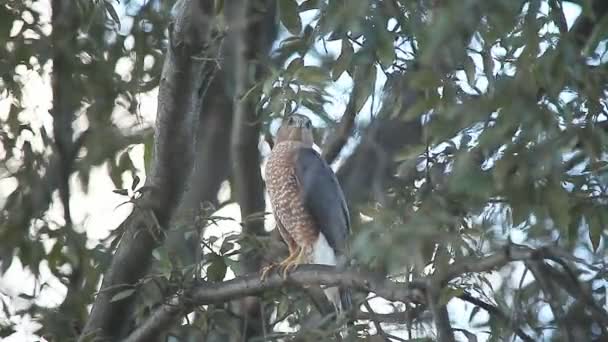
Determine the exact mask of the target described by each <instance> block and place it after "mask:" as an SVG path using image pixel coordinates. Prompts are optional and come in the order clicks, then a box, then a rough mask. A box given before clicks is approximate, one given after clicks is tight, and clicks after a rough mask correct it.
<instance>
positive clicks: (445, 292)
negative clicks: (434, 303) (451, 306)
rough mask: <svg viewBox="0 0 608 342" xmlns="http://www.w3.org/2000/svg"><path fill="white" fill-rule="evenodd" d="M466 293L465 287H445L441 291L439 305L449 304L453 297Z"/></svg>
mask: <svg viewBox="0 0 608 342" xmlns="http://www.w3.org/2000/svg"><path fill="white" fill-rule="evenodd" d="M463 293H464V290H463V289H460V288H451V287H444V288H443V289H441V291H440V293H439V300H438V302H439V305H447V304H448V302H449V301H450V300H452V298H455V297H458V296H460V295H461V294H463Z"/></svg>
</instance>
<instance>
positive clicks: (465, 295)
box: [458, 292, 534, 342]
mask: <svg viewBox="0 0 608 342" xmlns="http://www.w3.org/2000/svg"><path fill="white" fill-rule="evenodd" d="M458 298H460V299H462V300H464V301H466V302H469V303H471V304H473V305H476V306H478V307H480V308H482V309H484V310H486V311H487V312H488V313H489V314H490V315H494V316H496V317H497V318H499V320H500V321H505V322H507V324H509V325H511V324H512V320H511V319H510V318H509V317H508V316H507V314H505V313H504V312H503V311H502V310H500V309H499V308H498V307H497V306H495V305H492V304H490V303H486V302H484V301H483V300H481V299H479V298H475V297H473V296H472V295H471V294H469V293H467V292H465V293H463V294H461V295H459V296H458ZM513 331H514V332H515V334H516V335H517V336H519V338H521V339H522V340H523V341H526V342H534V339H533V338H532V337H530V335H528V334H526V333H525V332H523V330H521V329H520V328H514V330H513Z"/></svg>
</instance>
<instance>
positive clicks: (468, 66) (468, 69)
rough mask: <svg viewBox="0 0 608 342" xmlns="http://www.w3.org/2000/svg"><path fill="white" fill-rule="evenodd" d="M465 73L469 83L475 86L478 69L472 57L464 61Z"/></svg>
mask: <svg viewBox="0 0 608 342" xmlns="http://www.w3.org/2000/svg"><path fill="white" fill-rule="evenodd" d="M464 72H465V73H466V74H467V82H468V83H469V84H470V85H473V84H475V75H476V67H475V61H474V60H473V58H471V56H467V58H465V60H464Z"/></svg>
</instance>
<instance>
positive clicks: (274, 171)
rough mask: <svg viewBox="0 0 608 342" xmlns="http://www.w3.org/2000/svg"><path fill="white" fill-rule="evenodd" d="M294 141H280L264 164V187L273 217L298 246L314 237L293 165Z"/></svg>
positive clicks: (295, 149)
mask: <svg viewBox="0 0 608 342" xmlns="http://www.w3.org/2000/svg"><path fill="white" fill-rule="evenodd" d="M300 146H301V145H300V144H299V143H298V142H289V141H285V142H282V143H280V144H278V145H276V146H275V147H274V149H273V150H272V153H271V155H270V158H269V159H268V162H267V163H266V169H265V174H266V187H267V190H268V195H269V197H270V203H271V205H272V209H273V212H274V215H275V217H276V218H277V219H278V220H279V221H280V222H281V223H282V225H283V226H284V227H285V230H287V232H289V234H290V235H291V237H292V238H293V239H294V240H295V241H296V243H298V244H299V245H302V244H308V243H309V241H311V240H312V239H314V238H315V237H316V235H317V233H318V232H317V230H316V229H314V223H313V220H312V217H310V214H309V213H308V212H307V210H306V209H305V205H304V203H303V200H302V197H301V194H300V189H299V186H298V181H297V178H296V174H295V170H294V165H295V158H296V153H297V150H298V148H299V147H300Z"/></svg>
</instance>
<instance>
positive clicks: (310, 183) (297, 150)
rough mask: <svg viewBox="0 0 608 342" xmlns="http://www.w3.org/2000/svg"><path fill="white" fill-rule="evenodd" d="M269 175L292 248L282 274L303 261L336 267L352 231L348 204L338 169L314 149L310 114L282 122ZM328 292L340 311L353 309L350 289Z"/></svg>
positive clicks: (271, 194)
mask: <svg viewBox="0 0 608 342" xmlns="http://www.w3.org/2000/svg"><path fill="white" fill-rule="evenodd" d="M265 174H266V187H267V190H268V194H269V197H270V203H271V205H272V208H273V212H274V216H275V219H276V222H277V229H278V230H279V233H280V235H281V237H282V238H283V240H284V241H285V243H286V244H287V246H288V248H289V256H288V257H287V259H285V260H283V261H282V262H281V263H280V264H279V267H281V268H283V276H286V274H287V272H288V271H289V270H290V269H293V268H295V267H297V265H299V264H323V265H337V264H338V261H339V260H341V259H342V257H344V254H345V252H346V247H347V246H346V244H347V239H348V235H349V233H350V218H349V213H348V207H347V206H346V201H345V199H344V194H343V192H342V188H341V187H340V184H339V183H338V179H337V178H336V175H335V174H334V172H333V170H332V169H331V168H330V167H329V165H328V164H327V163H326V162H325V160H324V159H323V158H321V156H320V155H319V154H318V153H317V151H315V150H314V149H313V135H312V123H311V121H310V119H309V118H308V117H306V116H304V115H300V114H292V115H290V116H289V117H287V118H286V119H285V120H284V121H283V123H282V125H281V127H280V128H279V131H278V133H277V137H276V140H275V144H274V147H273V148H272V152H271V154H270V158H269V159H268V162H267V164H266V169H265ZM267 270H268V269H266V270H265V271H264V273H263V275H264V274H265V273H266V271H267ZM324 292H325V295H326V296H327V297H328V299H329V300H330V302H332V304H333V305H334V307H335V309H336V310H337V311H338V313H340V312H343V311H345V310H348V309H349V307H350V305H351V295H350V291H349V290H348V289H346V288H337V287H331V288H326V289H325V290H324Z"/></svg>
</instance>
